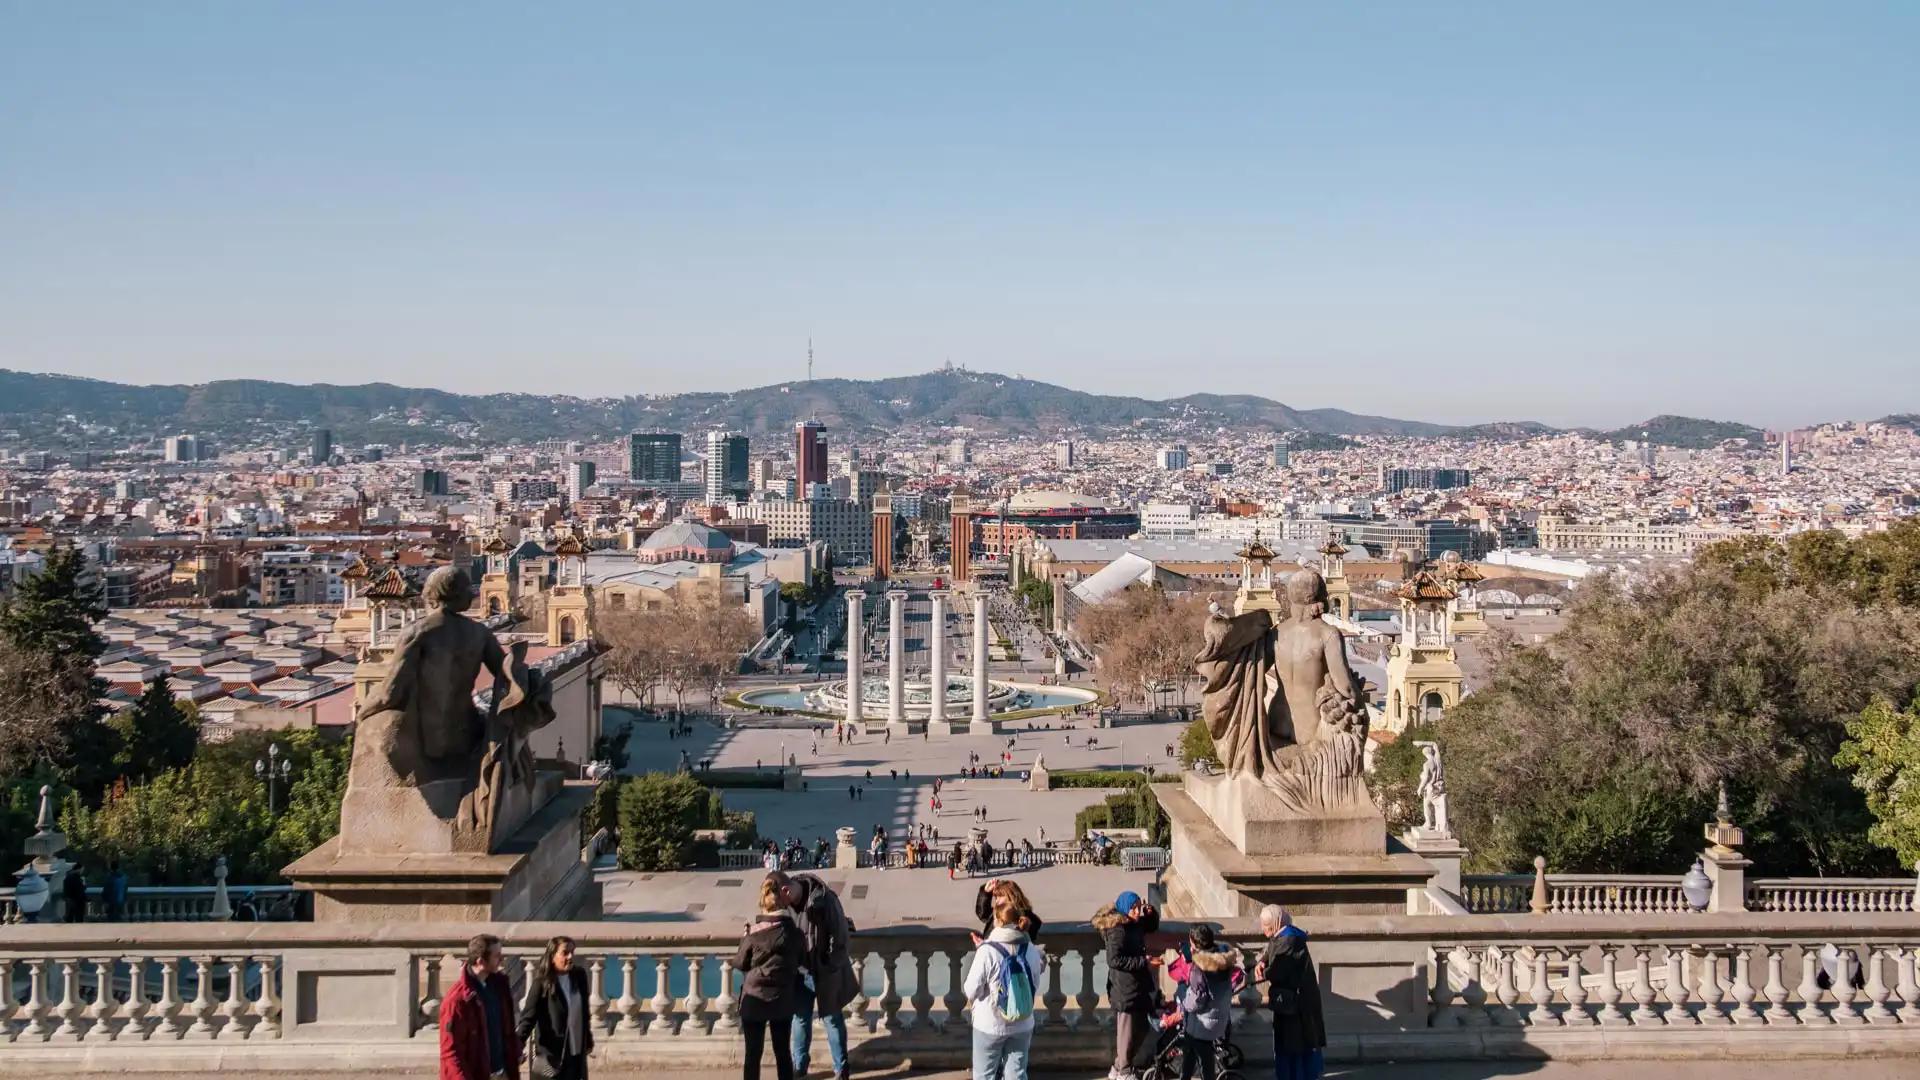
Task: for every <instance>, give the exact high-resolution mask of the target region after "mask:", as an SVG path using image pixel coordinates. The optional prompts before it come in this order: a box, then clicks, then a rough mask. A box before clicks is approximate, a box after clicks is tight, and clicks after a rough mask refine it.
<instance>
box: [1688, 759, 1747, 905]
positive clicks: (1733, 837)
mask: <svg viewBox="0 0 1920 1080" xmlns="http://www.w3.org/2000/svg"><path fill="white" fill-rule="evenodd" d="M1706 836H1707V839H1708V840H1709V841H1711V842H1712V846H1711V847H1709V848H1707V850H1705V851H1703V852H1701V853H1700V860H1701V862H1703V863H1704V864H1705V865H1706V868H1707V880H1709V881H1711V882H1713V895H1712V896H1711V898H1709V899H1708V901H1707V911H1709V912H1711V913H1715V914H1717V913H1720V912H1728V911H1745V910H1747V867H1749V866H1752V865H1753V860H1751V859H1749V858H1747V857H1746V856H1744V855H1742V854H1740V850H1739V849H1740V845H1741V844H1742V843H1745V842H1746V838H1747V837H1746V833H1745V832H1743V831H1742V830H1741V829H1740V828H1739V827H1738V826H1736V825H1735V824H1734V823H1733V821H1732V814H1731V812H1730V811H1729V810H1728V807H1727V785H1726V784H1725V783H1722V784H1721V785H1720V805H1719V807H1718V810H1717V812H1716V813H1715V814H1714V820H1712V821H1709V822H1707V826H1706Z"/></svg>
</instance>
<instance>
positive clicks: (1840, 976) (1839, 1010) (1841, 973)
mask: <svg viewBox="0 0 1920 1080" xmlns="http://www.w3.org/2000/svg"><path fill="white" fill-rule="evenodd" d="M1834 951H1835V952H1836V953H1838V955H1839V962H1838V963H1836V964H1835V965H1834V971H1835V973H1834V976H1833V1021H1834V1023H1836V1024H1849V1025H1851V1024H1864V1023H1866V1022H1867V1019H1866V1017H1864V1016H1861V1015H1860V1010H1859V1009H1857V1008H1855V1007H1854V1004H1853V999H1854V997H1855V995H1856V994H1857V993H1858V991H1856V990H1854V988H1853V979H1852V977H1851V974H1852V973H1851V972H1849V971H1848V970H1847V968H1848V967H1850V966H1851V965H1850V964H1849V963H1848V961H1850V960H1851V959H1852V958H1853V953H1852V952H1850V951H1849V950H1847V949H1843V948H1841V947H1840V946H1838V945H1836V946H1834Z"/></svg>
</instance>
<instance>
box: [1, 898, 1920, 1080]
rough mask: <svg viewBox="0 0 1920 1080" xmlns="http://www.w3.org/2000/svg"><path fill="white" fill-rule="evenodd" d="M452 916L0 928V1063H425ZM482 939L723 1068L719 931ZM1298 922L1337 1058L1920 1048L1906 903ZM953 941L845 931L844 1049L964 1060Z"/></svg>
mask: <svg viewBox="0 0 1920 1080" xmlns="http://www.w3.org/2000/svg"><path fill="white" fill-rule="evenodd" d="M476 929H478V928H477V927H474V926H469V925H435V924H410V925H383V926H366V927H357V926H347V925H338V924H311V923H307V924H301V923H279V924H274V923H255V924H214V923H198V924H195V923H184V924H151V925H148V926H143V927H141V928H140V932H139V933H137V934H135V933H130V932H128V931H127V930H126V929H125V928H122V927H114V926H93V925H79V926H19V927H5V928H0V986H5V987H7V988H8V989H9V990H11V993H9V994H6V995H0V1063H4V1064H0V1071H4V1072H7V1073H9V1074H13V1073H18V1074H19V1075H45V1074H50V1073H58V1072H62V1071H71V1070H73V1069H75V1068H77V1067H79V1066H80V1065H81V1064H82V1063H84V1064H85V1066H86V1068H87V1069H88V1070H89V1071H119V1072H140V1071H182V1070H199V1071H216V1070H222V1071H232V1072H235V1073H239V1074H247V1073H257V1072H266V1071H286V1072H305V1073H322V1072H333V1073H342V1072H351V1073H356V1074H365V1073H372V1072H380V1071H403V1070H419V1069H427V1068H431V1067H432V1065H433V1062H434V1060H435V1056H436V1053H437V1043H438V1030H437V1025H438V1015H439V1005H440V1000H441V997H442V994H443V993H444V991H445V988H446V987H448V986H449V985H451V980H452V979H454V978H457V977H459V976H458V972H459V965H460V956H461V954H462V951H463V949H464V942H465V940H466V938H467V937H468V936H469V935H470V934H472V933H473V932H474V931H475V930H476ZM489 929H491V930H492V932H494V933H497V934H499V935H500V936H501V937H502V939H503V940H504V942H505V944H506V947H507V953H508V965H507V966H508V974H509V977H510V978H511V979H512V980H513V983H514V985H515V987H516V992H523V991H524V988H525V986H526V972H527V969H528V965H529V964H531V963H532V962H533V961H534V960H535V959H536V958H537V956H538V955H539V953H540V951H541V949H542V947H543V946H544V944H545V942H546V941H547V939H548V938H549V937H551V936H553V935H555V934H562V933H564V934H567V935H569V936H571V937H573V938H574V939H575V940H576V941H577V942H578V953H577V959H576V961H575V962H576V963H580V964H583V965H585V966H586V968H587V970H588V972H589V974H590V976H591V985H592V988H593V989H592V994H591V996H590V999H589V1001H588V1008H589V1009H590V1010H591V1015H592V1017H593V1020H594V1023H595V1025H596V1030H597V1031H598V1033H599V1046H598V1048H597V1049H596V1052H595V1057H596V1065H595V1069H596V1071H600V1070H602V1069H612V1070H615V1071H619V1070H628V1071H638V1070H640V1069H654V1068H664V1069H671V1068H682V1069H685V1068H712V1067H718V1066H722V1065H726V1064H730V1063H737V1062H738V1060H739V1055H740V1045H741V1043H740V1037H739V1034H738V1027H739V992H740V991H739V973H737V972H735V971H734V970H733V963H732V961H733V955H734V950H735V947H736V944H737V939H736V938H735V937H734V936H733V935H732V934H730V933H727V934H721V933H714V932H713V929H717V928H713V929H708V928H696V929H693V930H688V931H681V932H675V931H672V930H663V929H662V928H661V927H659V926H658V925H657V924H645V923H622V922H594V923H526V924H512V925H498V926H494V927H491V928H489ZM1309 929H1310V930H1311V932H1312V935H1313V936H1312V939H1311V941H1312V950H1313V956H1314V960H1315V963H1316V969H1317V977H1318V980H1319V985H1320V987H1321V993H1322V998H1323V1001H1324V1006H1325V1015H1326V1023H1327V1029H1328V1033H1329V1045H1328V1053H1329V1056H1330V1057H1333V1058H1335V1059H1337V1060H1348V1061H1352V1060H1363V1061H1365V1060H1386V1059H1404V1058H1408V1057H1468V1058H1471V1057H1502V1056H1515V1057H1536V1058H1537V1057H1543V1056H1545V1057H1587V1058H1599V1057H1606V1058H1610V1059H1611V1058H1626V1057H1663V1056H1684V1057H1696V1056H1703V1055H1707V1056H1730V1055H1731V1056H1740V1055H1746V1056H1751V1057H1755V1058H1768V1059H1770V1060H1771V1059H1777V1058H1780V1057H1783V1056H1793V1055H1800V1056H1839V1055H1842V1054H1878V1055H1913V1056H1920V985H1916V973H1915V963H1916V950H1917V949H1920V920H1915V919H1914V918H1913V917H1912V916H1910V915H1877V914H1852V915H1849V916H1848V917H1847V918H1846V920H1845V921H1844V922H1840V921H1836V920H1835V919H1833V918H1832V917H1831V916H1824V915H1811V914H1783V915H1773V914H1759V913H1743V914H1739V915H1733V916H1728V915H1686V916H1669V915H1645V916H1635V917H1634V918H1632V919H1631V920H1626V919H1621V918H1619V917H1618V916H1599V917H1596V916H1575V915H1548V916H1482V917H1477V918H1463V917H1459V916H1444V915H1441V916H1366V917H1362V916H1350V917H1329V918H1326V919H1316V920H1310V926H1309ZM1223 933H1224V937H1225V938H1226V939H1227V940H1229V941H1231V942H1233V943H1234V944H1236V945H1239V946H1240V947H1241V948H1242V949H1243V950H1244V954H1245V955H1246V956H1247V958H1248V959H1251V958H1252V956H1253V955H1254V953H1255V950H1257V948H1258V947H1259V946H1260V944H1262V943H1261V942H1260V941H1259V940H1258V938H1257V937H1256V936H1255V935H1254V933H1253V931H1252V928H1251V927H1249V926H1247V925H1245V924H1244V923H1230V924H1228V925H1227V926H1225V927H1223ZM1168 940H1169V941H1171V940H1172V938H1171V937H1169V939H1168ZM1041 944H1042V946H1043V947H1044V949H1045V951H1046V956H1047V962H1046V968H1045V971H1044V972H1043V973H1041V977H1040V980H1039V981H1040V986H1039V988H1038V989H1039V994H1038V1000H1037V1002H1036V1017H1037V1020H1038V1025H1037V1029H1036V1033H1035V1036H1034V1052H1035V1053H1036V1054H1044V1055H1046V1056H1045V1058H1044V1060H1046V1061H1047V1062H1048V1063H1049V1065H1050V1066H1051V1067H1054V1068H1084V1067H1094V1066H1097V1065H1100V1064H1105V1063H1106V1061H1107V1060H1108V1058H1109V1057H1110V1054H1111V1032H1110V1024H1111V1017H1110V1016H1109V1015H1108V1013H1107V1010H1106V1007H1105V1001H1104V998H1103V995H1102V993H1101V990H1102V988H1103V987H1104V985H1105V983H1106V967H1105V962H1104V955H1103V952H1102V948H1101V942H1100V939H1099V937H1098V936H1097V935H1095V934H1094V933H1092V932H1091V930H1090V928H1088V927H1086V926H1085V925H1084V924H1080V925H1068V926H1058V927H1056V926H1053V925H1049V926H1048V928H1047V932H1046V934H1045V936H1044V938H1043V940H1042V942H1041ZM972 951H973V949H972V945H971V943H970V942H969V940H968V938H967V936H966V928H962V927H954V928H931V927H915V926H907V927H894V928H887V929H881V930H871V931H862V932H861V933H859V934H857V935H855V938H854V952H855V960H854V964H855V970H856V973H857V975H858V978H859V983H860V987H861V990H860V994H859V996H858V997H856V998H855V999H854V1001H853V1003H852V1005H851V1006H850V1008H849V1016H850V1023H849V1026H850V1028H851V1034H852V1042H853V1054H854V1058H855V1061H856V1063H858V1064H859V1065H860V1067H862V1068H873V1067H885V1066H891V1065H897V1064H899V1063H901V1062H904V1061H908V1060H911V1061H912V1062H913V1063H914V1064H915V1065H916V1066H920V1067H929V1066H932V1067H941V1066H946V1067H951V1066H956V1065H961V1064H963V1063H965V1062H966V1061H967V1060H968V1055H969V1046H970V1041H969V1034H968V1030H967V1024H966V1015H965V1012H964V1010H965V1008H966V1005H967V1002H966V1001H965V1000H964V999H963V997H962V996H961V994H960V991H959V986H960V982H961V976H962V974H963V972H964V971H965V969H966V966H967V964H969V963H970V962H971V955H972ZM1258 1004H1259V989H1258V988H1257V987H1249V988H1247V989H1246V990H1244V991H1243V992H1242V993H1241V994H1240V995H1238V996H1237V997H1236V999H1235V1002H1234V1005H1235V1017H1234V1030H1235V1038H1236V1040H1237V1041H1238V1042H1239V1043H1240V1045H1241V1046H1242V1048H1243V1049H1245V1050H1246V1051H1247V1053H1248V1056H1249V1057H1250V1058H1253V1059H1255V1060H1259V1059H1262V1058H1264V1057H1266V1051H1267V1049H1268V1048H1269V1047H1270V1042H1269V1040H1268V1036H1267V1032H1268V1030H1269V1026H1268V1021H1267V1019H1266V1018H1265V1013H1264V1010H1261V1009H1260V1008H1258ZM1761 1029H1766V1030H1765V1031H1764V1032H1763V1031H1762V1030H1761ZM1781 1029H1788V1030H1791V1031H1792V1032H1793V1033H1794V1035H1793V1037H1792V1038H1791V1039H1787V1040H1783V1037H1782V1036H1780V1035H1779V1034H1778V1032H1779V1031H1780V1030H1781ZM1769 1033H1771V1034H1769Z"/></svg>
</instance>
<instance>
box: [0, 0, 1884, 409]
mask: <svg viewBox="0 0 1920 1080" xmlns="http://www.w3.org/2000/svg"><path fill="white" fill-rule="evenodd" d="M1917 42H1920V8H1916V7H1912V6H1908V5H1897V4H1882V5H1874V4H1864V3H1863V4H1856V5H1846V6H1842V7H1830V8H1820V9H1815V8H1805V7H1800V6H1794V5H1766V4H1761V5H1751V4H1748V5H1735V4H1711V3H1703V4H1697V5H1688V6H1686V7H1684V8H1673V7H1671V6H1666V5H1661V6H1655V5H1633V4H1623V5H1608V6H1607V7H1605V8H1604V9H1590V10H1551V11H1550V10H1543V9H1539V8H1536V7H1533V6H1529V5H1514V6H1508V7H1501V6H1495V5H1489V6H1481V7H1475V8H1472V9H1466V8H1452V7H1441V6H1437V5H1412V4H1409V5H1376V6H1369V7H1367V8H1364V9H1352V10H1310V11H1306V12H1295V13H1289V12H1279V11H1272V10H1265V9H1235V10H1233V11H1232V12H1231V13H1229V12H1225V11H1220V10H1213V9H1189V8H1184V7H1183V8H1166V9H1143V10H1120V9H1110V8H1107V7H1104V6H1098V5H1062V6H1055V7H1048V8H1045V9H1030V8H1027V7H1023V6H1015V5H992V4H989V5H975V6H972V7H969V8H967V9H966V10H965V11H953V12H948V11H922V10H913V9H899V8H894V7H889V6H884V5H872V6H836V7H833V8H830V9H826V10H820V9H812V8H809V9H798V8H786V7H774V8H765V9H760V10H759V11H757V12H756V13H754V14H752V15H749V14H748V13H747V12H746V11H745V9H728V10H724V11H722V10H699V9H691V10H683V9H679V8H667V7H660V8H654V7H629V6H622V5H605V6H602V5H586V6H571V7H564V8H559V9H541V10H534V9H527V8H523V7H519V6H514V5H501V4H485V3H483V4H465V5H459V6H451V5H440V4H428V3H421V4H414V5H407V6H405V7H399V8H395V7H391V6H388V5H378V4H372V3H343V4H337V5H327V6H325V7H310V6H298V5H291V4H268V3H261V4H252V5H230V4H212V3H202V4H193V3H181V4H171V5H166V6H164V7H121V8H108V7H89V6H86V5H79V4H72V5H41V4H33V3H27V2H22V0H0V95H4V97H5V99H6V100H7V101H9V102H10V107H9V108H8V109H6V110H3V111H0V145H4V146H5V147H7V150H8V153H7V155H6V156H5V157H3V158H0V251H4V252H5V253H6V254H5V257H4V258H0V367H8V368H14V369H17V370H29V371H41V372H53V373H60V374H70V375H81V376H87V377H92V378H101V379H109V380H113V381H118V382H135V383H200V382H206V381H210V380H214V379H223V378H263V379H272V380H276V381H283V382H329V383H335V384H353V383H364V382H390V383H395V384H398V385H408V386H429V387H438V388H441V389H447V390H454V391H459V392H465V393H491V392H529V393H568V394H576V395H580V396H586V397H602V396H624V395H628V394H657V393H680V392H688V391H720V392H725V391H728V390H738V389H745V388H749V387H754V386H762V385H768V384H772V383H779V382H786V381H792V380H796V379H800V378H803V377H804V376H805V374H806V348H807V339H808V338H809V337H810V336H811V337H812V338H813V339H814V342H815V347H816V367H815V375H816V377H819V378H830V377H837V378H860V379H867V378H882V377H888V376H895V375H908V374H915V373H921V372H925V371H929V370H933V369H935V368H938V367H939V366H940V365H941V364H942V363H943V362H945V361H948V360H951V361H952V362H953V363H955V364H957V365H958V364H964V365H965V366H967V367H969V368H971V369H973V370H976V371H982V372H993V373H997V374H1005V375H1018V376H1024V377H1027V378H1032V379H1037V380H1040V381H1044V382H1049V383H1056V384H1059V385H1062V386H1068V387H1072V388H1074V389H1079V390H1086V391H1091V392H1100V393H1114V394H1126V395H1131V396H1139V397H1147V398H1155V399H1165V398H1175V397H1182V396H1185V395H1187V394H1191V393H1196V392H1212V393H1222V394H1234V393H1252V394H1259V395H1261V396H1264V397H1268V398H1272V399H1274V400H1277V401H1282V402H1285V403H1287V404H1289V405H1291V406H1294V407H1296V408H1339V409H1345V410H1348V411H1350V412H1356V413H1366V414H1374V415H1382V416H1390V417H1396V418H1400V419H1408V420H1426V421H1433V422H1439V423H1458V424H1469V423H1476V422H1485V421H1495V420H1539V421H1542V422H1545V423H1548V424H1553V425H1556V426H1585V427H1595V428H1613V427H1618V426H1621V425H1625V424H1631V423H1634V422H1637V421H1639V420H1642V419H1645V418H1647V417H1649V416H1652V415H1655V414H1660V413H1676V414H1682V415H1689V416H1698V417H1707V418H1712V419H1727V420H1739V421H1743V422H1746V423H1751V424H1756V425H1760V426H1764V427H1776V428H1777V427H1798V426H1804V425H1807V424H1812V423H1817V422H1821V421H1825V420H1842V419H1872V418H1874V417H1878V416H1881V415H1886V414H1888V413H1895V412H1910V411H1916V410H1920V401H1916V400H1912V399H1908V400H1899V399H1898V396H1899V395H1902V394H1908V395H1910V394H1912V392H1913V391H1912V387H1913V386H1914V385H1915V380H1914V378H1913V372H1914V371H1915V370H1916V369H1920V363H1916V358H1915V350H1914V342H1915V340H1916V338H1917V337H1920V304H1915V303H1914V301H1913V299H1912V298H1913V297H1914V296H1915V295H1920V183H1917V182H1916V178H1920V138H1917V136H1920V65H1915V64H1913V63H1912V61H1911V57H1912V52H1913V48H1914V46H1915V44H1916V43H1917Z"/></svg>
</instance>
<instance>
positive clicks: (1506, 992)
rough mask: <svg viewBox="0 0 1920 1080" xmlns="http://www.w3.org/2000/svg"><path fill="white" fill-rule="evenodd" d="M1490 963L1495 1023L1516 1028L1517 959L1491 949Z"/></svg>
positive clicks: (1507, 950)
mask: <svg viewBox="0 0 1920 1080" xmlns="http://www.w3.org/2000/svg"><path fill="white" fill-rule="evenodd" d="M1487 955H1488V958H1489V961H1488V962H1489V963H1492V964H1493V965H1494V971H1495V972H1496V975H1495V978H1494V984H1493V996H1494V998H1495V999H1496V1000H1498V1001H1499V1002H1500V1008H1499V1010H1498V1011H1496V1012H1495V1013H1494V1014H1493V1017H1492V1019H1493V1022H1494V1023H1495V1024H1497V1025H1499V1026H1501V1027H1516V1026H1518V1025H1519V1023H1520V1014H1519V1013H1518V1012H1516V1011H1515V1010H1514V1004H1515V1003H1516V1002H1518V1001H1519V1000H1520V986H1519V984H1518V983H1517V982H1516V981H1515V975H1514V971H1513V969H1514V961H1515V959H1516V957H1515V953H1514V950H1513V948H1512V947H1511V946H1508V947H1506V948H1498V947H1494V948H1489V949H1488V950H1487ZM1247 988H1248V989H1249V990H1251V989H1252V988H1253V980H1251V979H1249V980H1247Z"/></svg>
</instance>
